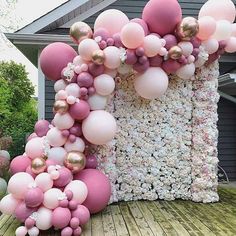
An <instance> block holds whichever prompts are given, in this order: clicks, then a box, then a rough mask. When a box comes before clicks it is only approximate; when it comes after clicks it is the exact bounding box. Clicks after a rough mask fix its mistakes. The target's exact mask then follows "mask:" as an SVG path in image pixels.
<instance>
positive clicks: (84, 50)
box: [79, 39, 100, 61]
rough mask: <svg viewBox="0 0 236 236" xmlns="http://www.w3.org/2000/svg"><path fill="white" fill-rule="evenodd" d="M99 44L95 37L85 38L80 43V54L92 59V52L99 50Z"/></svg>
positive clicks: (84, 57)
mask: <svg viewBox="0 0 236 236" xmlns="http://www.w3.org/2000/svg"><path fill="white" fill-rule="evenodd" d="M99 49H100V48H99V46H98V44H97V43H96V41H95V40H93V39H84V40H83V41H82V42H81V43H80V44H79V55H80V56H81V57H82V58H83V59H84V60H86V61H90V60H91V59H92V54H93V52H94V51H96V50H99Z"/></svg>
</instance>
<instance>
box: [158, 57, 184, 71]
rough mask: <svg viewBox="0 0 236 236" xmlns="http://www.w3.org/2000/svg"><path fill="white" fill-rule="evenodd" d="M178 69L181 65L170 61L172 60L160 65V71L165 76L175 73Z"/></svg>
mask: <svg viewBox="0 0 236 236" xmlns="http://www.w3.org/2000/svg"><path fill="white" fill-rule="evenodd" d="M180 67H181V64H180V63H179V62H177V61H176V60H172V59H168V60H167V61H164V62H163V64H162V69H163V70H164V71H165V72H166V73H167V74H173V73H175V72H176V71H177V70H178V69H179V68H180Z"/></svg>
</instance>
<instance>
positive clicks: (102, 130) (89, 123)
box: [82, 110, 117, 145]
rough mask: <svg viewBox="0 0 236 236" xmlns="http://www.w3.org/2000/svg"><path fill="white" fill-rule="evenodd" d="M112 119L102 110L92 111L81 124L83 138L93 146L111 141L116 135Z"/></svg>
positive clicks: (114, 122) (114, 123)
mask: <svg viewBox="0 0 236 236" xmlns="http://www.w3.org/2000/svg"><path fill="white" fill-rule="evenodd" d="M116 129H117V127H116V121H115V119H114V117H113V116H112V115H111V114H110V113H108V112H106V111H102V110H98V111H92V112H90V114H89V116H88V117H87V118H86V119H85V120H84V121H83V123H82V130H83V134H84V137H85V138H86V139H87V140H88V141H89V142H90V143H93V144H96V145H103V144H106V143H108V142H109V141H111V140H112V139H113V138H114V136H115V133H116Z"/></svg>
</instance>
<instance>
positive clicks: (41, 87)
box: [38, 50, 45, 120]
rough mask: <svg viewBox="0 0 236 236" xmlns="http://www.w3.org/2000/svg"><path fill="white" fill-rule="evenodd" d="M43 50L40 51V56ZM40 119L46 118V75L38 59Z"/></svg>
mask: <svg viewBox="0 0 236 236" xmlns="http://www.w3.org/2000/svg"><path fill="white" fill-rule="evenodd" d="M40 52H41V50H39V51H38V56H39V54H40ZM38 119H39V120H42V119H45V76H44V74H43V72H42V70H41V68H40V63H39V60H38Z"/></svg>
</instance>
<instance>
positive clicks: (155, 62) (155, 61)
mask: <svg viewBox="0 0 236 236" xmlns="http://www.w3.org/2000/svg"><path fill="white" fill-rule="evenodd" d="M163 60H164V59H163V57H162V56H160V55H156V56H155V57H151V58H150V59H149V63H150V66H151V67H161V64H162V62H163Z"/></svg>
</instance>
